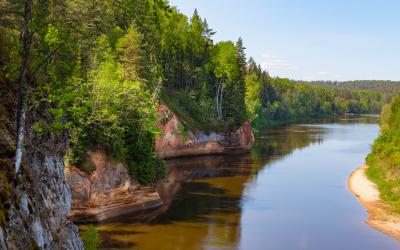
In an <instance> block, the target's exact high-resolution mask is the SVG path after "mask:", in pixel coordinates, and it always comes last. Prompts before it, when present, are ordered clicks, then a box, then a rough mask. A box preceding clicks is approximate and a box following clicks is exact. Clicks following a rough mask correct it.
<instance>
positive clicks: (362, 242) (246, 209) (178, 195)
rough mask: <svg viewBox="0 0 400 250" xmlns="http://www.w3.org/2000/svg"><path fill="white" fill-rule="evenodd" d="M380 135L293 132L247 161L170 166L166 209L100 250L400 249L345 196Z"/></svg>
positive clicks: (357, 122)
mask: <svg viewBox="0 0 400 250" xmlns="http://www.w3.org/2000/svg"><path fill="white" fill-rule="evenodd" d="M378 133H379V127H378V124H377V120H376V119H373V118H364V119H338V120H335V121H324V122H319V123H310V124H302V125H290V126H285V127H279V128H275V129H268V130H267V131H266V132H265V133H262V135H261V136H259V138H257V142H256V144H255V145H254V147H253V149H252V152H251V153H250V154H245V155H239V156H238V155H236V156H228V155H226V156H206V157H196V158H191V159H176V160H171V161H168V162H167V165H168V169H169V177H168V180H167V181H163V182H161V183H160V185H159V187H158V190H159V193H160V195H161V196H162V198H163V200H164V202H165V205H164V206H163V207H162V208H159V209H156V210H154V211H151V212H147V213H144V214H141V215H135V216H132V217H130V216H125V217H124V218H121V219H120V220H119V221H117V222H114V223H108V224H102V225H98V230H99V232H100V235H101V239H102V241H103V243H102V246H101V249H165V250H168V249H183V250H190V249H244V250H247V249H249V250H257V249H351V250H355V249H363V250H366V249H379V250H383V249H399V247H400V244H399V243H398V242H397V241H396V240H394V239H392V238H390V237H388V236H386V235H385V234H383V233H381V232H379V231H377V230H375V229H373V228H371V227H369V226H368V225H367V224H365V222H364V221H365V220H366V219H367V217H368V215H367V213H366V211H365V209H364V208H363V206H362V205H361V204H360V203H359V202H358V201H357V199H356V198H355V197H354V196H353V195H352V194H351V193H350V192H349V191H348V189H347V178H348V176H349V175H350V173H351V172H352V171H353V170H354V169H355V168H356V167H357V166H359V165H361V164H363V163H364V158H365V156H366V155H367V154H368V152H369V150H370V145H371V143H372V142H373V140H374V138H376V137H377V135H378Z"/></svg>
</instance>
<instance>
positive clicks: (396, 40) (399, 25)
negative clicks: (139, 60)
mask: <svg viewBox="0 0 400 250" xmlns="http://www.w3.org/2000/svg"><path fill="white" fill-rule="evenodd" d="M170 4H171V5H174V6H177V8H178V9H179V10H180V11H181V12H182V13H185V14H187V15H189V16H190V15H191V14H192V13H193V11H194V9H195V8H197V10H198V11H199V14H200V16H202V17H203V18H206V19H207V22H208V24H209V25H210V27H211V28H213V29H214V31H216V32H217V33H216V34H215V36H214V40H215V41H221V40H235V41H236V40H237V38H238V37H239V36H240V37H242V38H243V41H244V43H245V47H246V48H247V49H246V52H247V55H248V56H252V57H253V58H254V59H255V60H256V62H257V63H259V64H261V65H262V66H263V67H264V68H265V69H267V70H268V72H270V74H271V75H273V76H280V77H288V78H292V79H299V80H320V79H323V80H355V79H383V80H400V62H399V60H400V0H374V1H373V0H247V1H246V0H170Z"/></svg>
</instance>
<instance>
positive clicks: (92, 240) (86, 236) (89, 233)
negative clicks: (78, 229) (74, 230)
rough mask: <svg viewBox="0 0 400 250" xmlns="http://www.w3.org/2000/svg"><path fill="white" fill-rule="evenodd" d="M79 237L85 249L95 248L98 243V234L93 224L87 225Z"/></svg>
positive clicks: (93, 249) (94, 249) (92, 249)
mask: <svg viewBox="0 0 400 250" xmlns="http://www.w3.org/2000/svg"><path fill="white" fill-rule="evenodd" d="M81 238H82V241H83V244H84V247H85V250H96V249H97V248H98V246H99V245H100V236H99V232H98V231H97V228H96V227H95V226H92V225H91V226H89V227H88V228H87V229H86V230H85V232H83V234H81Z"/></svg>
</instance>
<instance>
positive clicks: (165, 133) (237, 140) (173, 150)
mask: <svg viewBox="0 0 400 250" xmlns="http://www.w3.org/2000/svg"><path fill="white" fill-rule="evenodd" d="M157 112H158V114H159V116H160V117H161V119H160V120H159V121H158V122H157V126H158V127H159V128H160V129H161V131H162V136H159V137H157V138H156V143H155V148H156V151H157V154H158V156H159V157H161V158H164V159H167V158H174V157H182V156H194V155H207V154H223V153H234V152H243V151H248V150H250V149H251V146H252V145H253V143H254V135H253V130H252V128H251V125H250V123H249V122H245V123H244V124H243V125H242V126H241V127H240V128H239V129H237V130H236V131H232V132H230V133H223V134H222V133H210V134H206V133H203V132H201V131H200V132H193V131H185V132H184V133H182V128H183V124H182V122H181V121H180V120H179V118H178V117H177V116H176V115H175V114H173V113H172V112H171V111H170V110H169V109H168V107H167V106H166V105H164V104H161V105H160V106H159V107H158V110H157Z"/></svg>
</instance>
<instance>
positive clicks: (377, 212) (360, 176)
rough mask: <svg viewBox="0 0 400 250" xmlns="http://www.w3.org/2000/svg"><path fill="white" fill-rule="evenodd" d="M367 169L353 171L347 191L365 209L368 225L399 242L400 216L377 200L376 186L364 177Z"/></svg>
mask: <svg viewBox="0 0 400 250" xmlns="http://www.w3.org/2000/svg"><path fill="white" fill-rule="evenodd" d="M367 168H368V166H361V167H359V168H357V169H356V170H354V171H353V173H352V174H351V175H350V177H349V180H348V187H349V190H350V191H351V192H352V193H353V194H354V195H355V196H356V197H357V199H358V200H359V201H360V202H361V204H362V205H363V206H364V207H365V208H366V209H367V211H368V214H369V217H368V219H367V221H366V223H367V224H368V225H370V226H371V227H373V228H375V229H377V230H379V231H381V232H384V233H386V234H388V235H390V236H392V237H394V238H396V239H398V240H400V215H397V214H394V213H393V212H392V209H391V207H390V206H389V205H387V204H385V203H383V201H382V200H381V199H380V198H379V191H378V189H377V187H376V185H375V184H374V183H373V182H371V181H370V180H369V179H368V178H367V176H366V175H365V170H366V169H367Z"/></svg>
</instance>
